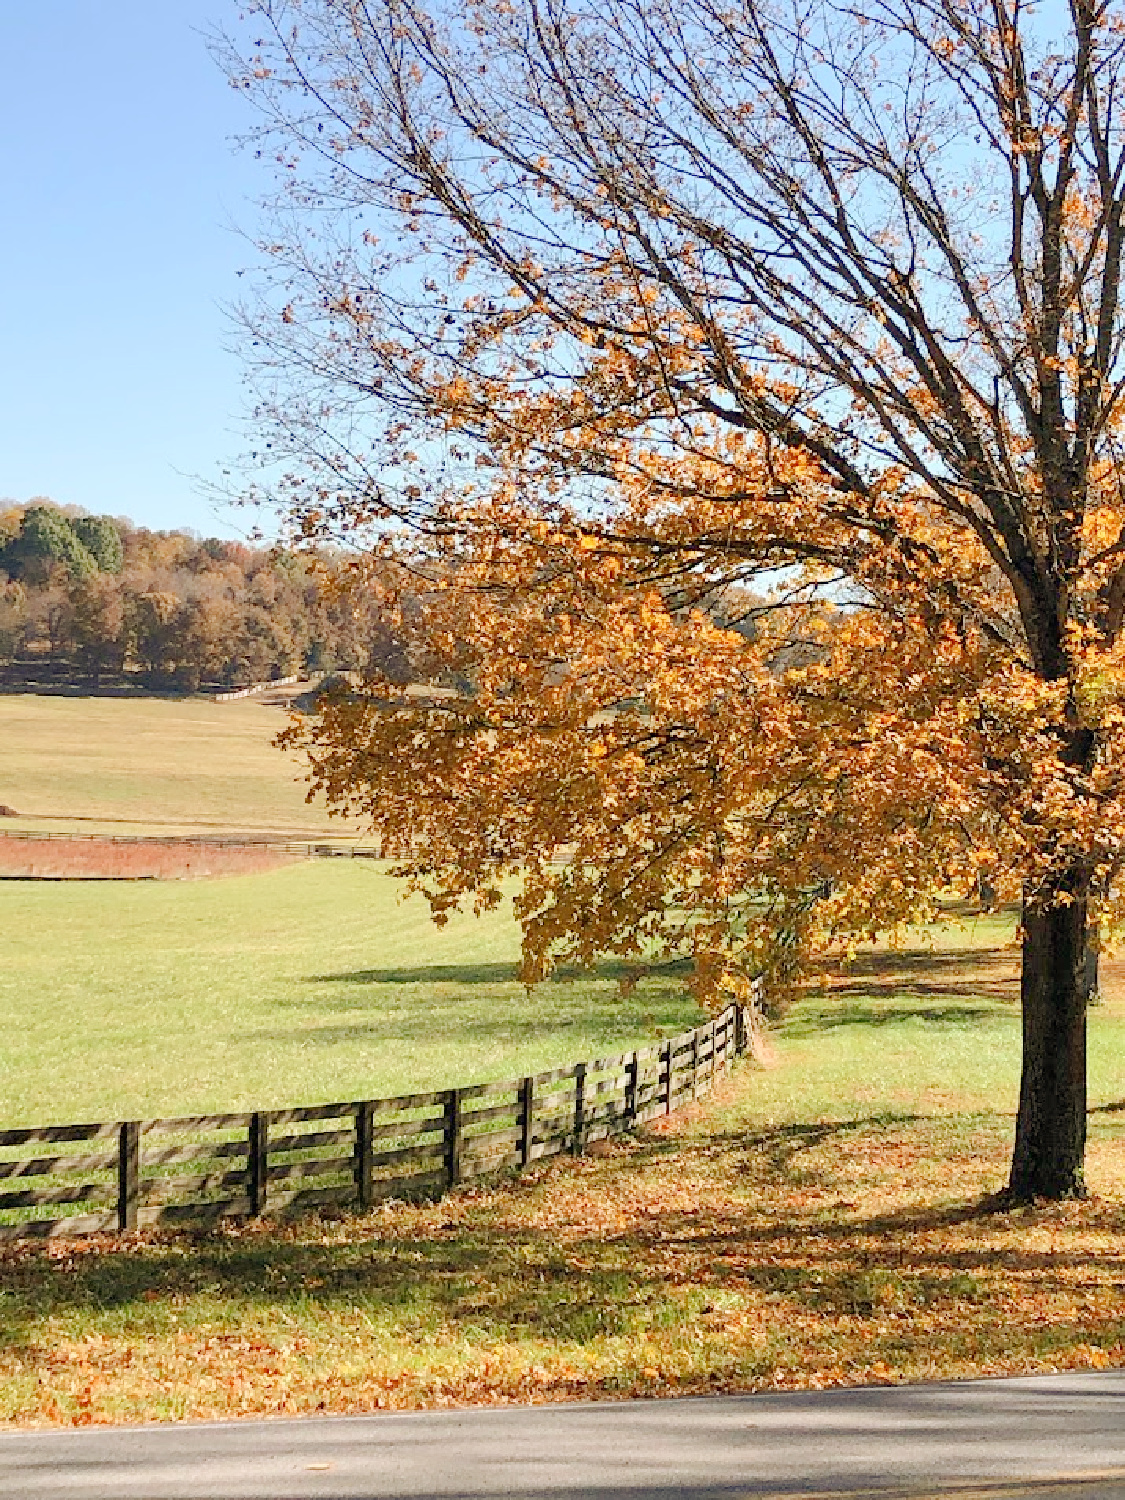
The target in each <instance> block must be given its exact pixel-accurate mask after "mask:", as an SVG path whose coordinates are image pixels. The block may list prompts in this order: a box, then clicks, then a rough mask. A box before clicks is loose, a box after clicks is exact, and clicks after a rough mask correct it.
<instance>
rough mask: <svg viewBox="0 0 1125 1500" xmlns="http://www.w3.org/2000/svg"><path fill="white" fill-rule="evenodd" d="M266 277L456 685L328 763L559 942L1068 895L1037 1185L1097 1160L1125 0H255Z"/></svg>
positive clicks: (1049, 1026)
mask: <svg viewBox="0 0 1125 1500" xmlns="http://www.w3.org/2000/svg"><path fill="white" fill-rule="evenodd" d="M247 10H248V14H249V25H250V27H251V32H250V33H249V35H250V36H251V39H252V40H251V45H249V46H248V47H244V48H242V49H241V51H240V50H239V48H238V47H236V46H235V45H234V43H228V44H227V62H228V66H229V67H230V70H231V75H232V77H233V78H234V79H235V80H236V81H237V83H238V84H239V86H240V87H244V88H245V89H247V90H248V91H249V92H250V93H251V94H252V96H253V97H254V99H255V100H256V102H257V104H258V105H259V106H260V108H261V110H262V111H263V123H262V130H261V136H260V142H261V147H262V149H263V150H265V149H268V151H269V153H270V155H271V156H273V157H274V159H275V160H276V163H277V165H278V169H279V171H280V173H281V174H282V177H283V178H284V179H286V182H285V185H284V186H283V189H282V191H281V192H280V194H279V196H278V199H277V202H276V204H275V207H276V213H275V216H274V219H273V221H272V227H271V230H270V236H271V238H270V242H269V243H268V245H267V247H266V248H267V250H268V252H269V265H270V268H271V269H270V270H269V272H268V273H267V276H266V278H265V281H264V283H263V297H262V300H261V303H260V304H259V305H258V306H257V307H256V309H254V310H252V311H251V312H249V313H248V315H247V316H248V321H249V323H250V325H251V327H252V329H253V333H254V345H253V348H254V357H255V360H256V362H257V364H258V371H257V373H258V376H259V378H260V380H261V383H262V389H263V405H262V415H263V418H264V419H265V420H266V421H267V423H268V424H269V425H270V427H271V429H272V431H271V437H270V440H271V443H272V444H273V446H272V447H271V449H270V450H269V451H270V453H271V455H272V456H276V455H279V454H280V455H286V454H288V455H289V456H292V457H294V458H295V459H296V460H297V462H296V463H295V464H294V465H293V466H292V471H291V475H290V478H289V479H288V480H287V481H286V483H285V486H284V488H285V491H286V496H287V501H288V503H289V504H290V505H291V507H292V508H293V510H294V512H295V514H296V515H297V516H298V517H299V519H300V520H301V522H302V524H303V525H304V526H305V528H306V529H307V530H308V531H310V532H313V533H315V532H320V531H333V530H337V529H341V528H342V529H343V530H345V531H347V532H349V533H351V534H353V535H354V534H356V533H357V532H361V531H362V530H363V528H364V527H365V526H370V527H371V528H372V533H373V541H374V544H375V546H376V547H377V548H378V549H381V550H382V552H383V553H387V552H388V551H392V552H394V553H395V554H396V555H397V556H398V558H399V561H400V562H401V563H402V564H403V565H404V566H407V567H409V568H410V569H412V570H413V576H414V577H415V579H416V580H417V579H418V578H422V579H424V580H425V582H424V584H420V583H418V582H417V581H416V582H415V584H414V585H413V593H414V597H415V598H417V596H418V592H419V589H423V590H424V591H425V592H427V597H428V607H427V609H426V610H425V611H421V612H419V611H417V610H415V612H414V616H413V623H414V628H415V629H416V631H417V632H418V633H419V643H418V647H419V651H422V650H423V649H424V651H425V653H426V654H427V659H428V660H429V661H430V663H431V668H432V669H433V668H435V667H436V665H441V666H443V667H444V668H446V669H447V672H446V676H445V677H444V678H443V679H442V680H443V681H444V682H445V683H446V684H453V685H454V686H453V687H452V688H449V687H447V688H446V690H445V692H444V693H442V694H439V693H437V692H435V693H434V694H431V695H430V696H429V697H428V698H422V699H420V698H419V697H418V695H417V691H415V693H414V695H413V696H410V695H399V696H398V697H395V696H394V695H393V694H391V693H390V692H389V691H388V692H385V693H383V694H381V695H373V696H371V697H369V698H367V699H360V700H359V701H355V700H352V701H348V702H341V703H339V704H337V705H336V706H335V707H334V708H333V709H330V710H329V712H328V713H327V714H326V715H325V717H324V718H323V720H322V721H321V722H320V724H319V726H318V727H317V728H315V729H314V730H313V731H312V734H311V736H310V740H311V744H310V748H311V751H312V754H313V762H314V768H315V775H316V776H317V778H318V780H319V783H320V784H321V785H322V786H323V787H325V788H326V789H327V790H328V791H329V793H330V794H331V795H332V796H333V797H334V798H335V799H336V800H337V801H338V802H339V803H340V804H341V805H348V806H352V807H356V808H358V809H360V810H362V811H364V812H365V813H366V814H368V815H369V816H370V817H371V818H372V819H373V820H374V821H375V822H376V824H377V825H378V826H379V827H380V828H381V829H382V830H383V832H384V834H385V835H386V837H387V838H388V840H389V842H390V843H391V845H392V847H395V848H396V849H397V850H398V852H399V854H400V856H401V860H402V867H403V869H404V870H406V871H407V872H408V873H410V874H411V875H412V876H413V877H414V878H415V880H416V881H418V882H419V883H422V884H424V885H426V886H427V887H428V888H429V889H430V891H431V893H432V895H433V898H434V901H435V904H436V906H437V909H438V911H439V913H440V911H441V910H442V909H443V907H444V905H446V904H448V903H450V902H453V901H456V900H459V899H462V898H464V897H465V896H469V895H475V896H476V897H477V899H480V900H485V901H488V900H492V899H495V893H496V891H497V889H498V883H499V881H500V880H501V879H502V878H503V876H504V875H505V874H506V873H508V872H510V871H511V870H513V869H515V868H519V869H520V870H521V871H522V873H523V877H524V885H523V889H522V895H521V897H520V913H521V917H522V919H523V921H524V926H525V939H526V964H527V970H528V973H529V975H534V974H535V973H538V972H541V971H542V970H543V969H544V968H545V967H546V966H547V965H549V964H550V962H552V961H553V960H554V959H556V958H557V957H558V956H559V955H560V954H562V953H573V954H577V955H578V956H579V957H586V958H588V957H590V956H592V954H593V953H594V952H597V951H605V950H606V949H617V950H618V951H624V952H630V951H640V950H641V949H642V948H644V947H645V946H646V945H651V944H663V945H664V946H665V947H666V948H668V949H670V950H677V951H679V950H686V951H688V952H690V953H692V954H693V955H694V957H695V959H696V967H697V974H698V976H699V982H700V984H701V986H703V987H710V988H711V989H712V990H721V989H724V988H726V989H728V990H729V989H731V988H734V989H737V988H738V986H739V985H740V984H741V983H743V982H744V981H745V977H746V975H747V974H748V973H750V972H753V971H755V970H756V969H758V968H763V967H764V968H773V969H774V970H776V971H779V972H780V971H781V970H783V969H784V968H785V967H786V965H787V964H788V963H790V962H791V960H792V958H793V956H794V955H795V954H799V953H800V952H801V951H803V950H805V949H808V948H809V947H811V946H815V945H816V944H817V943H826V942H830V941H833V940H837V939H839V938H840V937H841V936H844V937H847V936H849V935H850V936H853V937H854V936H856V935H862V934H864V933H866V932H869V931H874V930H876V929H878V928H885V927H887V926H891V925H893V924H895V923H897V922H901V921H904V920H907V919H909V918H911V917H915V916H917V915H919V914H920V913H922V912H923V911H924V910H926V908H927V904H928V903H930V902H932V900H933V897H934V894H935V893H936V892H939V891H941V890H943V889H948V888H949V887H950V886H951V885H954V886H955V885H957V883H959V882H961V883H964V882H967V881H968V880H970V879H971V877H972V876H973V874H974V873H975V872H978V871H979V872H984V873H985V874H987V875H988V877H989V879H990V880H991V881H992V882H993V883H995V884H997V885H998V887H999V888H1000V889H1005V888H1006V889H1008V890H1009V891H1011V892H1013V893H1018V894H1019V896H1020V897H1021V899H1022V902H1023V918H1022V934H1023V939H1022V940H1023V979H1022V1004H1023V1015H1024V1058H1023V1080H1022V1086H1021V1095H1020V1105H1019V1115H1018V1122H1017V1130H1016V1142H1015V1151H1014V1156H1013V1164H1012V1172H1011V1179H1010V1184H1009V1192H1010V1194H1011V1196H1012V1197H1013V1198H1014V1199H1017V1200H1022V1199H1027V1198H1029V1197H1033V1196H1037V1195H1042V1196H1046V1197H1061V1196H1067V1195H1071V1194H1075V1193H1081V1192H1082V1191H1083V1181H1082V1163H1083V1153H1084V1146H1085V1116H1086V1093H1085V1090H1086V1082H1085V1079H1086V1063H1085V1026H1086V1018H1085V1011H1086V1002H1087V993H1086V983H1087V982H1086V978H1085V958H1086V946H1087V941H1088V938H1087V932H1088V927H1089V925H1090V921H1091V917H1092V915H1094V914H1095V908H1096V912H1097V914H1099V915H1101V916H1103V917H1105V916H1109V915H1112V910H1113V902H1114V898H1115V877H1116V875H1117V872H1118V869H1119V864H1120V859H1121V852H1122V847H1123V844H1122V836H1123V829H1125V819H1123V812H1125V804H1123V801H1122V788H1121V774H1120V773H1121V765H1122V751H1123V748H1125V742H1123V740H1122V690H1123V683H1122V676H1121V670H1120V667H1121V656H1122V651H1123V649H1125V645H1123V642H1122V622H1123V618H1125V497H1123V491H1122V487H1121V480H1122V470H1121V466H1120V460H1121V453H1120V444H1121V407H1122V394H1123V389H1125V387H1123V384H1122V380H1123V375H1125V368H1123V363H1122V317H1121V307H1120V281H1121V256H1122V235H1123V227H1125V226H1123V221H1122V215H1123V210H1125V190H1123V168H1125V155H1123V149H1122V148H1123V145H1125V141H1123V138H1122V129H1121V109H1122V98H1121V94H1122V90H1123V89H1125V73H1123V71H1122V62H1123V52H1122V47H1123V39H1125V19H1123V18H1125V9H1123V7H1121V6H1120V5H1117V4H1113V3H1101V0H1069V3H1063V0H1050V3H1045V4H1042V5H1039V6H1034V7H1033V6H1031V5H1030V4H1026V3H1023V0H852V3H845V0H837V3H833V0H762V3H755V0H742V3H737V0H736V3H733V4H730V3H726V0H676V3H675V4H672V3H671V0H500V3H498V0H487V3H484V4H477V3H473V0H469V3H467V4H462V5H458V6H456V7H454V6H451V5H448V4H435V6H434V8H433V9H426V8H425V6H424V4H423V3H422V0H418V3H415V0H369V3H365V0H257V3H254V4H251V5H249V6H248V7H247Z"/></svg>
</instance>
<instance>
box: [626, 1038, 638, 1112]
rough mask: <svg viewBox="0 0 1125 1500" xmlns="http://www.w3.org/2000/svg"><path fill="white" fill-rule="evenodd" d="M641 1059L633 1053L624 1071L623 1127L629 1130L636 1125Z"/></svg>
mask: <svg viewBox="0 0 1125 1500" xmlns="http://www.w3.org/2000/svg"><path fill="white" fill-rule="evenodd" d="M640 1071H641V1059H640V1056H639V1054H638V1053H636V1052H634V1053H633V1056H632V1057H631V1058H630V1059H629V1062H628V1064H627V1065H626V1069H625V1126H626V1129H629V1130H631V1129H632V1127H633V1126H634V1125H635V1124H636V1123H637V1086H638V1082H639V1079H640Z"/></svg>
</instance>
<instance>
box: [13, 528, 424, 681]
mask: <svg viewBox="0 0 1125 1500" xmlns="http://www.w3.org/2000/svg"><path fill="white" fill-rule="evenodd" d="M354 583H355V579H354V578H353V577H352V575H351V570H350V565H349V563H348V560H347V559H346V558H343V557H340V556H331V555H329V554H328V553H326V552H321V553H320V554H317V555H312V554H309V553H308V552H301V553H296V552H294V551H291V550H289V549H286V548H284V547H280V546H265V545H262V546H251V545H248V544H246V543H243V542H237V541H226V540H219V539H217V538H215V537H199V536H197V535H194V534H193V533H191V532H187V531H149V530H146V529H145V528H143V527H139V526H134V525H133V524H132V523H131V522H130V521H128V520H125V519H122V518H119V517H112V518H111V517H109V516H90V515H86V514H83V513H82V512H80V511H76V510H74V509H73V508H69V509H68V508H64V507H60V506H56V505H54V504H52V503H51V502H50V501H43V500H36V501H32V502H30V503H29V504H27V505H25V506H19V505H13V506H11V507H9V508H7V509H2V508H0V664H2V665H6V667H7V675H8V676H9V678H11V677H13V676H15V677H17V678H18V677H19V676H21V675H26V676H28V677H29V678H40V679H41V678H42V677H43V676H44V675H46V676H48V677H55V678H63V679H82V680H86V681H90V682H92V683H93V684H94V685H95V686H97V685H101V684H102V683H103V682H105V681H106V680H113V679H122V680H129V681H132V682H134V683H137V684H138V685H143V686H145V687H150V688H159V689H165V690H167V689H169V688H171V689H178V690H181V691H187V692H192V691H196V690H197V689H198V688H200V687H201V686H203V685H214V686H224V687H236V686H240V685H242V684H244V683H249V682H257V681H264V680H267V679H269V678H271V677H280V676H285V675H288V674H289V673H292V672H298V671H310V672H330V671H335V670H344V671H366V670H367V669H368V668H370V667H372V666H377V667H379V668H380V670H381V671H383V672H384V673H386V674H387V675H389V676H392V677H394V676H396V675H399V674H400V672H401V670H402V668H403V667H404V666H405V662H404V661H400V657H401V652H399V650H398V648H397V647H396V644H395V641H394V638H393V636H392V634H391V632H390V630H389V628H388V627H387V625H386V623H385V618H384V614H383V611H382V608H381V606H380V604H379V601H378V600H377V599H376V598H374V597H373V596H372V594H371V592H370V591H369V590H364V589H360V588H357V587H355V586H354Z"/></svg>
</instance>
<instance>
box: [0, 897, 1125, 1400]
mask: <svg viewBox="0 0 1125 1500" xmlns="http://www.w3.org/2000/svg"><path fill="white" fill-rule="evenodd" d="M1009 933H1010V928H1008V929H1007V930H1005V928H1004V927H1003V926H1002V925H1001V924H999V923H984V924H981V925H980V926H979V927H977V928H976V930H975V932H973V933H971V934H968V935H966V934H961V935H960V936H959V938H958V939H957V941H956V942H955V943H951V944H946V943H944V942H939V943H938V944H937V945H936V946H935V947H934V948H933V949H926V948H921V947H919V948H915V949H912V950H910V951H907V952H905V953H901V954H887V953H877V954H874V955H868V956H866V957H864V958H863V959H861V960H860V961H859V962H858V963H857V964H856V965H854V966H853V967H852V969H851V970H850V971H848V972H847V973H845V974H843V975H839V976H836V977H834V978H833V979H832V981H831V983H830V985H829V987H828V988H827V989H826V990H825V991H824V992H822V993H818V994H814V995H810V996H809V997H808V998H807V999H805V1000H804V1001H802V1002H801V1003H800V1004H798V1005H797V1006H796V1007H795V1008H794V1009H793V1010H792V1011H791V1012H790V1014H789V1015H788V1016H787V1017H786V1018H785V1020H784V1021H783V1023H782V1024H781V1025H780V1027H779V1028H778V1030H777V1031H776V1032H775V1034H774V1036H773V1038H772V1051H773V1057H772V1061H771V1062H770V1063H769V1064H768V1065H767V1066H765V1067H762V1068H751V1067H742V1068H740V1069H739V1071H738V1072H737V1073H736V1075H735V1077H734V1079H733V1081H732V1082H731V1083H730V1084H729V1085H724V1086H722V1087H721V1089H720V1091H719V1094H718V1096H717V1097H716V1098H714V1099H713V1100H709V1101H708V1102H707V1103H705V1104H704V1105H702V1106H701V1107H697V1108H695V1109H693V1110H689V1111H687V1112H686V1113H685V1115H684V1116H681V1117H679V1118H677V1117H673V1118H672V1119H671V1120H670V1121H667V1122H662V1125H663V1128H662V1129H660V1130H659V1131H657V1130H656V1129H654V1128H651V1127H650V1129H649V1130H648V1131H647V1132H644V1133H642V1134H641V1135H639V1136H638V1137H637V1138H636V1139H635V1140H625V1141H621V1142H619V1143H617V1144H616V1145H614V1146H611V1147H609V1148H608V1149H607V1151H606V1153H605V1154H604V1155H599V1156H596V1157H589V1156H588V1157H585V1158H582V1159H581V1160H564V1159H556V1160H554V1161H553V1162H551V1163H550V1164H537V1165H536V1166H535V1167H534V1168H533V1169H532V1170H531V1171H530V1172H528V1173H527V1174H525V1175H524V1176H521V1177H517V1178H513V1179H511V1180H509V1181H504V1182H499V1183H496V1184H494V1185H492V1186H487V1185H481V1184H474V1185H472V1186H465V1187H462V1188H459V1189H457V1190H456V1191H455V1192H453V1193H452V1194H450V1195H449V1196H448V1197H447V1198H445V1199H443V1200H442V1201H441V1202H439V1203H434V1204H421V1205H410V1204H387V1205H384V1206H382V1207H380V1208H379V1209H377V1210H374V1211H372V1212H371V1213H368V1214H365V1215H345V1216H342V1217H339V1218H310V1219H306V1220H303V1221H301V1222H299V1223H296V1224H293V1225H289V1226H281V1227H279V1226H274V1225H270V1224H268V1223H257V1224H251V1225H243V1226H230V1227H226V1228H220V1229H217V1230H215V1231H213V1232H204V1233H201V1234H197V1235H192V1234H172V1233H163V1234H162V1233H159V1232H155V1231H150V1232H143V1233H141V1234H139V1235H135V1236H128V1237H126V1239H125V1240H124V1241H123V1242H120V1243H118V1242H114V1241H112V1240H104V1241H101V1242H95V1243H92V1244H89V1245H86V1246H69V1245H62V1244H56V1245H52V1246H48V1247H41V1246H29V1247H24V1248H18V1247H10V1248H7V1249H2V1250H0V1418H6V1419H7V1420H9V1421H13V1422H38V1423H43V1422H56V1423H87V1422H121V1421H136V1420H139V1419H143V1418H173V1417H175V1418H182V1417H190V1418H203V1417H228V1416H239V1415H249V1414H251V1413H258V1414H282V1413H298V1412H304V1413H310V1412H317V1411H334V1412H359V1411H370V1410H372V1409H374V1408H378V1407H388V1408H395V1407H398V1408H403V1407H420V1406H434V1405H446V1404H449V1403H454V1402H457V1403H480V1402H510V1401H521V1402H522V1401H545V1400H572V1399H581V1398H602V1397H620V1396H634V1395H664V1396H668V1395H679V1394H693V1393H705V1392H710V1391H735V1390H742V1391H745V1390H762V1389H779V1388H781V1389H785V1388H795V1387H802V1388H815V1387H821V1386H829V1385H844V1384H851V1383H870V1382H874V1383H885V1382H896V1381H902V1380H922V1379H937V1378H947V1377H956V1378H962V1377H968V1376H973V1375H991V1374H1004V1373H1016V1372H1021V1373H1023V1372H1032V1371H1046V1370H1056V1369H1070V1368H1078V1369H1081V1368H1091V1367H1093V1368H1097V1367H1100V1366H1105V1365H1121V1364H1123V1363H1125V1110H1123V1105H1125V1099H1123V1097H1122V1096H1123V1095H1125V1004H1123V998H1125V997H1123V994H1122V987H1121V985H1120V982H1119V981H1120V975H1119V973H1115V974H1111V975H1110V982H1109V983H1108V984H1107V991H1108V996H1109V998H1108V1000H1107V1003H1105V1004H1104V1005H1102V1006H1100V1007H1098V1008H1097V1009H1096V1010H1095V1011H1094V1013H1093V1015H1092V1018H1091V1038H1090V1041H1091V1047H1090V1052H1091V1075H1092V1088H1091V1115H1090V1123H1091V1148H1090V1160H1089V1166H1090V1183H1091V1188H1092V1190H1093V1194H1094V1196H1093V1197H1092V1198H1091V1200H1090V1201H1089V1202H1087V1203H1077V1204H1063V1205H1049V1206H1043V1207H1039V1208H1028V1209H1020V1210H1017V1211H1015V1212H996V1211H995V1210H994V1208H993V1207H992V1206H991V1205H990V1203H989V1201H988V1198H989V1195H990V1194H991V1193H993V1192H995V1190H996V1189H997V1188H999V1187H1000V1186H1001V1185H1002V1184H1003V1182H1004V1177H1005V1170H1006V1163H1007V1156H1008V1152H1009V1151H1010V1148H1011V1138H1012V1128H1013V1118H1014V1109H1015V1101H1016V1089H1017V1085H1018V1069H1019V1016H1018V1008H1017V1005H1016V994H1015V988H1014V984H1013V978H1014V954H1013V953H1012V951H1011V949H1010V948H1006V947H1005V946H1004V942H1005V940H1006V939H1007V937H1008V935H1009ZM970 939H971V941H970Z"/></svg>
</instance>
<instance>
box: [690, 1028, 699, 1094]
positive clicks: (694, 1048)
mask: <svg viewBox="0 0 1125 1500" xmlns="http://www.w3.org/2000/svg"><path fill="white" fill-rule="evenodd" d="M691 1097H692V1098H693V1099H698V1098H699V1028H698V1026H697V1027H695V1029H694V1030H693V1031H692V1034H691Z"/></svg>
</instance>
